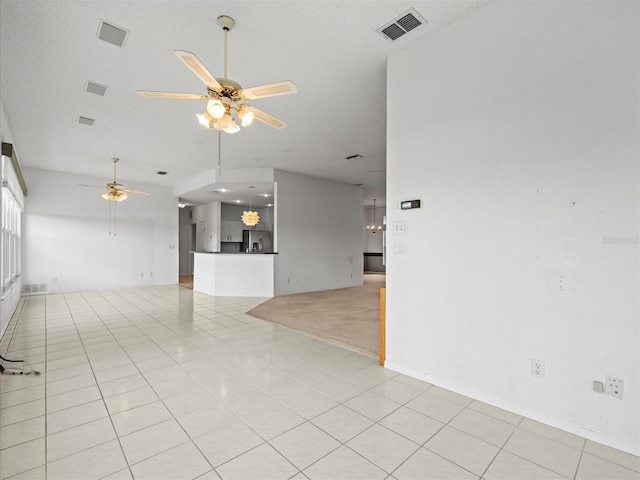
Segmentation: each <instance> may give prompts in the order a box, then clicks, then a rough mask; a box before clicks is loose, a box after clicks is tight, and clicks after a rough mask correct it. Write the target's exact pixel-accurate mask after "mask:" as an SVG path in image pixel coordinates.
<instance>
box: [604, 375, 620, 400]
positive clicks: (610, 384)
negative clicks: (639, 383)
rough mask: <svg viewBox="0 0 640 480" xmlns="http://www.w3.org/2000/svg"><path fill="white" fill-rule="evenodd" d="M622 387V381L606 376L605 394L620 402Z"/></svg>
mask: <svg viewBox="0 0 640 480" xmlns="http://www.w3.org/2000/svg"><path fill="white" fill-rule="evenodd" d="M623 387H624V380H622V379H621V378H616V377H612V376H611V375H607V381H606V382H605V393H606V394H607V395H609V396H610V397H614V398H617V399H619V400H622V389H623Z"/></svg>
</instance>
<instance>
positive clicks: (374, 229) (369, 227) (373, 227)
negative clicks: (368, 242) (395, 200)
mask: <svg viewBox="0 0 640 480" xmlns="http://www.w3.org/2000/svg"><path fill="white" fill-rule="evenodd" d="M367 230H368V231H370V232H371V233H372V234H373V235H375V234H376V233H378V232H379V231H381V230H382V225H378V226H377V227H376V199H375V198H374V199H373V225H367Z"/></svg>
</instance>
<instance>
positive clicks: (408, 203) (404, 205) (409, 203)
mask: <svg viewBox="0 0 640 480" xmlns="http://www.w3.org/2000/svg"><path fill="white" fill-rule="evenodd" d="M400 208H401V209H402V210H410V209H412V208H420V200H404V201H402V202H400Z"/></svg>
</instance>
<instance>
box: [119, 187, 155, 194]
mask: <svg viewBox="0 0 640 480" xmlns="http://www.w3.org/2000/svg"><path fill="white" fill-rule="evenodd" d="M121 190H123V191H125V192H127V193H138V194H140V195H151V194H150V193H149V192H141V191H139V190H129V189H128V188H123V189H121Z"/></svg>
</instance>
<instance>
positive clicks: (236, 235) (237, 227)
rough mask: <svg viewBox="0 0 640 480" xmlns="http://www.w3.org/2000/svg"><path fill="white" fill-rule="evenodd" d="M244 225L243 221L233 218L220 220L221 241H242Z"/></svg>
mask: <svg viewBox="0 0 640 480" xmlns="http://www.w3.org/2000/svg"><path fill="white" fill-rule="evenodd" d="M243 227H244V225H243V224H242V222H236V221H233V220H222V221H221V222H220V241H221V242H242V230H243Z"/></svg>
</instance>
